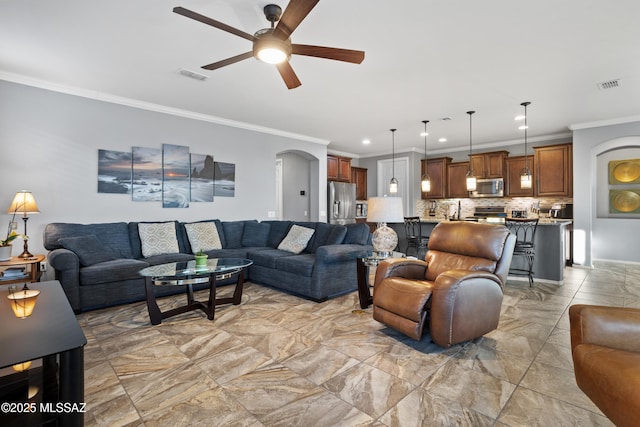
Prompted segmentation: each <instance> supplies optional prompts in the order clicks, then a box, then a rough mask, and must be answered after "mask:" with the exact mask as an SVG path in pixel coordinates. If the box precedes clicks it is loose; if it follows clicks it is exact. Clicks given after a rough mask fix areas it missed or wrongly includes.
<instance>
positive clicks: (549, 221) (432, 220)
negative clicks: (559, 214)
mask: <svg viewBox="0 0 640 427" xmlns="http://www.w3.org/2000/svg"><path fill="white" fill-rule="evenodd" d="M420 221H422V222H424V223H425V224H438V223H440V222H447V221H449V220H448V219H445V218H442V217H437V216H436V217H433V216H428V217H421V218H420ZM453 221H457V220H453ZM460 221H464V220H463V219H461V220H460ZM478 222H488V221H483V220H480V221H478ZM572 223H573V220H572V219H560V218H557V219H556V218H539V221H538V225H556V226H562V225H569V224H572Z"/></svg>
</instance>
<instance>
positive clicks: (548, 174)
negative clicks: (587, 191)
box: [533, 144, 573, 197]
mask: <svg viewBox="0 0 640 427" xmlns="http://www.w3.org/2000/svg"><path fill="white" fill-rule="evenodd" d="M533 150H534V161H533V165H534V171H533V179H534V182H535V194H536V196H541V197H547V196H553V197H557V196H561V197H572V196H573V158H572V155H573V151H572V144H559V145H547V146H544V147H534V148H533Z"/></svg>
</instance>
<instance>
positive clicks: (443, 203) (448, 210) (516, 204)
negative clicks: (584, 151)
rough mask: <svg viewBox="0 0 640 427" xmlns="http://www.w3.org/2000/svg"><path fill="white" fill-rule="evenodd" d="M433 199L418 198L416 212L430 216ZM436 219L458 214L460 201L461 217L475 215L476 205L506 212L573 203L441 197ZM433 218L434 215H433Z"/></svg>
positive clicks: (548, 199)
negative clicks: (500, 208) (502, 209)
mask: <svg viewBox="0 0 640 427" xmlns="http://www.w3.org/2000/svg"><path fill="white" fill-rule="evenodd" d="M430 202H431V200H418V201H417V202H416V214H417V215H419V216H420V217H423V218H426V217H428V216H429V203H430ZM435 202H436V203H437V207H436V216H435V218H436V219H443V218H445V217H446V215H457V212H458V202H460V218H464V217H467V216H473V213H474V211H475V208H476V206H482V207H484V206H491V207H504V208H505V209H504V210H505V212H507V213H509V212H511V211H513V210H522V211H527V212H534V207H535V206H540V207H541V208H544V207H547V208H549V207H551V205H553V204H554V203H560V204H565V203H573V199H572V198H571V197H556V198H554V197H514V198H510V197H500V198H483V199H439V200H436V201H435ZM432 218H433V217H432Z"/></svg>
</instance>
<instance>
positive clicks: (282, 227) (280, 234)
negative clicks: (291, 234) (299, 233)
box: [262, 221, 291, 248]
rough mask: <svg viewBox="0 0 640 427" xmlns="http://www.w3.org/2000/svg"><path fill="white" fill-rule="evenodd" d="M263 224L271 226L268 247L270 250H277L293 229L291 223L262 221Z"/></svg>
mask: <svg viewBox="0 0 640 427" xmlns="http://www.w3.org/2000/svg"><path fill="white" fill-rule="evenodd" d="M262 224H269V237H268V238H267V246H269V247H270V248H277V247H278V245H279V244H280V242H282V239H284V236H286V235H287V232H288V231H289V228H291V221H262Z"/></svg>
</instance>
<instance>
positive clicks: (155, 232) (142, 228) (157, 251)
mask: <svg viewBox="0 0 640 427" xmlns="http://www.w3.org/2000/svg"><path fill="white" fill-rule="evenodd" d="M138 234H140V242H141V243H142V256H143V257H145V258H148V257H150V256H154V255H162V254H177V253H178V252H180V248H179V247H178V239H177V238H176V224H175V222H157V223H140V224H138Z"/></svg>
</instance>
